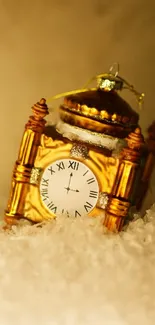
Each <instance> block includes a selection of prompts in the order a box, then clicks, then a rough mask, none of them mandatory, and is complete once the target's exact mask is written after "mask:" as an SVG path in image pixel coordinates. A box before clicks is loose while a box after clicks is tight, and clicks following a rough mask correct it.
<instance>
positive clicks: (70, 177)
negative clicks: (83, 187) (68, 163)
mask: <svg viewBox="0 0 155 325" xmlns="http://www.w3.org/2000/svg"><path fill="white" fill-rule="evenodd" d="M72 176H73V174H72V173H71V174H70V175H69V182H68V187H65V189H66V190H67V194H68V192H69V191H70V183H71V179H72Z"/></svg>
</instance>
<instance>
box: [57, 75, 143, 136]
mask: <svg viewBox="0 0 155 325" xmlns="http://www.w3.org/2000/svg"><path fill="white" fill-rule="evenodd" d="M95 78H96V79H97V84H98V86H97V87H96V88H83V89H81V90H77V91H71V92H69V93H65V94H64V101H63V104H62V105H61V106H60V108H59V111H60V118H61V120H62V121H63V122H65V123H68V124H70V125H72V126H76V127H81V128H84V129H88V130H90V131H94V132H100V133H105V134H108V135H111V136H117V137H120V138H123V137H125V136H126V135H127V134H128V133H129V132H132V131H133V130H134V129H135V128H136V127H137V126H138V121H139V114H138V113H137V112H135V111H134V110H133V109H132V108H131V106H130V105H129V104H128V103H127V102H126V101H125V100H124V99H123V98H122V97H121V96H120V95H119V94H118V90H122V89H129V90H130V91H132V92H133V93H134V94H135V95H136V97H137V99H138V102H139V104H140V103H141V102H142V100H143V97H144V94H140V93H138V92H137V91H136V90H135V89H134V87H133V86H132V85H130V84H129V83H127V82H126V81H125V80H124V79H122V78H121V77H119V76H118V74H115V75H113V74H111V73H109V74H101V75H98V76H96V77H95ZM95 78H93V79H92V80H94V79H95ZM57 98H60V96H58V97H57Z"/></svg>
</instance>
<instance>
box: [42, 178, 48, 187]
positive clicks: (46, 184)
mask: <svg viewBox="0 0 155 325" xmlns="http://www.w3.org/2000/svg"><path fill="white" fill-rule="evenodd" d="M48 182H49V179H45V178H42V186H48Z"/></svg>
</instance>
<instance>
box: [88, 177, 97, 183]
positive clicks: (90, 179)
mask: <svg viewBox="0 0 155 325" xmlns="http://www.w3.org/2000/svg"><path fill="white" fill-rule="evenodd" d="M94 182H95V178H93V177H91V178H89V179H87V183H88V184H92V183H94Z"/></svg>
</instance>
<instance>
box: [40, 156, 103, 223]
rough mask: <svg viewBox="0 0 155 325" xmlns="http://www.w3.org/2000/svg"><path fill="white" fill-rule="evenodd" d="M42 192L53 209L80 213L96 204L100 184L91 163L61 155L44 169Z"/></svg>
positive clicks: (44, 198)
mask: <svg viewBox="0 0 155 325" xmlns="http://www.w3.org/2000/svg"><path fill="white" fill-rule="evenodd" d="M40 195H41V199H42V202H43V204H44V205H45V207H46V208H47V209H48V210H49V211H50V212H51V213H53V214H55V215H61V214H63V213H64V214H66V215H68V216H74V217H78V216H82V215H83V214H88V213H89V212H90V211H92V210H93V208H94V207H95V206H96V203H97V200H98V196H99V185H98V181H97V179H96V177H95V175H94V173H93V172H92V171H91V170H90V169H89V168H88V166H86V165H85V164H83V163H82V162H80V161H77V160H75V159H61V160H57V161H55V162H53V163H52V164H50V165H49V166H47V167H46V169H45V170H44V172H43V174H42V177H41V181H40Z"/></svg>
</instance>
